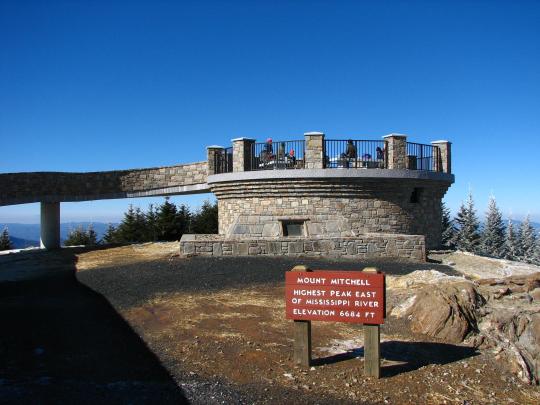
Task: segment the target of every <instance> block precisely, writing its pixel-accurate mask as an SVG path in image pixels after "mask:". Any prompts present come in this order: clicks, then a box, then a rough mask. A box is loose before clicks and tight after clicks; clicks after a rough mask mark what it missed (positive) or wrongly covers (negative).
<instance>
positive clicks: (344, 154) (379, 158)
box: [324, 139, 388, 169]
mask: <svg viewBox="0 0 540 405" xmlns="http://www.w3.org/2000/svg"><path fill="white" fill-rule="evenodd" d="M324 149H325V158H324V160H325V167H326V168H333V169H336V168H338V169H341V168H343V169H346V168H364V169H384V168H386V167H387V166H388V165H387V161H388V159H387V148H386V142H385V141H371V140H352V139H350V140H335V139H328V140H325V141H324Z"/></svg>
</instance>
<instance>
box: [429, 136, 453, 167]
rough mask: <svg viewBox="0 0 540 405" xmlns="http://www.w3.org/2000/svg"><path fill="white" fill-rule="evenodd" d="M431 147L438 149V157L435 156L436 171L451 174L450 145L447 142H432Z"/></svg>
mask: <svg viewBox="0 0 540 405" xmlns="http://www.w3.org/2000/svg"><path fill="white" fill-rule="evenodd" d="M431 144H432V145H433V146H437V147H438V148H439V156H436V157H435V158H436V167H437V171H439V172H444V173H452V153H451V152H452V143H451V142H448V141H433V142H431Z"/></svg>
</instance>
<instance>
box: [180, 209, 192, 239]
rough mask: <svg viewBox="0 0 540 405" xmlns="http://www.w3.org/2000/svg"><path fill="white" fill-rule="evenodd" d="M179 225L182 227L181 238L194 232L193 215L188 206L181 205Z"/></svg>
mask: <svg viewBox="0 0 540 405" xmlns="http://www.w3.org/2000/svg"><path fill="white" fill-rule="evenodd" d="M177 215H178V224H179V226H180V237H182V235H183V234H185V233H190V232H192V226H193V215H192V214H191V211H190V210H189V207H188V206H187V205H184V204H182V205H180V207H179V208H178V214H177Z"/></svg>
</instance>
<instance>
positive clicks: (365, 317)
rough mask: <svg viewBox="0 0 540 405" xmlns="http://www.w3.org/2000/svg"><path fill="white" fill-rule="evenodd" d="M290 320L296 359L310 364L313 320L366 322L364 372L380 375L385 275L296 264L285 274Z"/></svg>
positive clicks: (304, 363)
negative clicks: (321, 269)
mask: <svg viewBox="0 0 540 405" xmlns="http://www.w3.org/2000/svg"><path fill="white" fill-rule="evenodd" d="M285 309H286V317H287V319H293V320H294V361H295V363H296V364H299V365H301V366H303V367H309V366H310V365H311V321H312V320H316V321H333V322H336V321H337V322H352V323H362V324H364V372H365V374H366V376H369V377H375V378H379V377H380V369H381V360H380V358H381V357H380V324H382V323H384V318H385V316H386V291H385V279H384V274H383V273H381V272H379V271H378V270H377V269H376V268H366V269H364V271H362V272H359V271H311V270H309V269H308V268H307V267H305V266H296V267H294V268H293V269H292V271H289V272H287V273H286V275H285Z"/></svg>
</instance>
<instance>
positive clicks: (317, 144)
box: [304, 132, 324, 169]
mask: <svg viewBox="0 0 540 405" xmlns="http://www.w3.org/2000/svg"><path fill="white" fill-rule="evenodd" d="M304 139H305V148H306V149H305V151H304V168H306V169H323V168H324V133H322V132H306V133H305V134H304Z"/></svg>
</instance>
